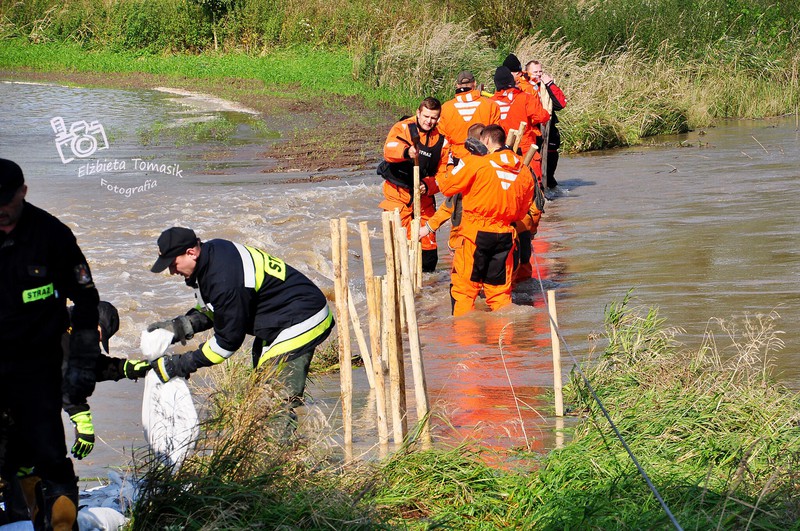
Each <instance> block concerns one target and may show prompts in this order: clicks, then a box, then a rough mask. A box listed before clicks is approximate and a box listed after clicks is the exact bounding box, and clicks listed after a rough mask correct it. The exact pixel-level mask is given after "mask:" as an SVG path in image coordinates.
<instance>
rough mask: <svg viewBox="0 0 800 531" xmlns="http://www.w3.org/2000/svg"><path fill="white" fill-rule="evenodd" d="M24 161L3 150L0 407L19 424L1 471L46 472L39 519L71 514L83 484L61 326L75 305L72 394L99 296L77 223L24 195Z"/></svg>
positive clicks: (77, 389)
mask: <svg viewBox="0 0 800 531" xmlns="http://www.w3.org/2000/svg"><path fill="white" fill-rule="evenodd" d="M26 193H27V186H26V185H25V182H24V178H23V175H22V169H21V168H20V167H19V166H18V165H17V164H16V163H14V162H12V161H10V160H6V159H0V341H2V344H3V349H4V354H3V355H2V356H0V411H6V412H7V414H8V417H9V421H10V422H11V423H13V429H11V430H10V432H9V440H8V447H7V449H6V452H5V459H4V462H3V463H2V470H1V471H0V475H2V476H5V477H9V476H8V474H15V473H16V472H17V469H18V468H19V466H20V465H23V464H31V465H33V466H34V467H35V469H36V472H37V474H38V475H39V476H40V477H41V478H42V481H41V483H40V485H41V492H40V493H39V495H41V497H42V503H41V504H40V507H42V508H43V514H42V515H40V518H36V519H35V521H34V525H35V527H36V528H37V529H56V530H69V529H72V528H73V526H74V525H76V524H75V520H76V515H77V502H78V484H77V478H76V477H75V471H74V469H73V467H72V461H71V460H70V459H69V458H68V457H67V447H66V444H65V442H64V426H63V424H62V423H61V404H62V370H61V363H62V360H63V358H64V354H63V351H62V348H61V338H62V335H63V334H64V333H65V332H66V331H67V327H68V326H69V316H68V314H67V307H66V300H67V299H70V300H72V302H73V303H74V305H75V308H74V310H73V312H72V326H73V330H72V333H71V335H70V351H71V355H70V359H69V363H68V366H67V368H66V370H65V372H64V374H63V391H64V394H66V396H68V397H69V399H70V401H71V402H72V403H82V402H84V401H85V400H86V397H88V396H89V395H91V394H92V391H94V385H95V372H94V369H95V365H96V362H97V356H98V355H99V354H100V346H99V341H100V337H99V333H98V330H97V324H98V314H97V303H98V302H99V297H98V294H97V289H95V286H94V283H93V282H92V275H91V272H90V270H89V265H88V264H87V263H86V258H84V256H83V253H82V252H81V250H80V248H79V247H78V243H77V241H76V240H75V236H74V235H73V234H72V231H71V230H70V229H69V228H68V227H67V226H66V225H64V224H63V223H61V222H60V221H59V220H58V219H56V218H55V217H54V216H52V215H50V214H48V213H47V212H45V211H44V210H42V209H40V208H37V207H35V206H33V205H31V204H30V203H27V202H26V201H25V194H26Z"/></svg>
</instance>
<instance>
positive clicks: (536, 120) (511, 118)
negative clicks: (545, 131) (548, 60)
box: [492, 87, 550, 153]
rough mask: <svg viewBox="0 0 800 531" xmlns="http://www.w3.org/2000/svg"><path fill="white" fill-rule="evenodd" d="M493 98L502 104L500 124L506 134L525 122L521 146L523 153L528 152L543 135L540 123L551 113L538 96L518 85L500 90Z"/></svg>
mask: <svg viewBox="0 0 800 531" xmlns="http://www.w3.org/2000/svg"><path fill="white" fill-rule="evenodd" d="M492 99H493V100H494V101H496V102H497V104H498V105H499V106H500V125H501V126H503V129H504V130H505V132H506V134H508V131H509V130H510V129H519V124H520V123H521V122H525V131H524V132H523V133H522V140H520V143H519V147H520V150H522V153H526V152H527V151H528V149H529V148H530V147H531V146H532V145H533V144H535V143H536V137H537V136H539V135H541V132H540V131H539V127H538V125H539V124H543V123H547V120H549V119H550V113H548V112H547V111H546V110H544V107H542V102H541V101H540V100H539V97H538V96H531V95H530V94H527V93H525V92H522V91H521V90H520V89H518V88H516V87H514V88H510V89H504V90H498V91H497V92H495V93H494V96H492Z"/></svg>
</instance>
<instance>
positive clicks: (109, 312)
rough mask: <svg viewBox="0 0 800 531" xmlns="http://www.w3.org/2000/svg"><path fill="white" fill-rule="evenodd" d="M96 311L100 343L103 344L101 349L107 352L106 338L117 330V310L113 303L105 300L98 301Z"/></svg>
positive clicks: (109, 337)
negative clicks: (98, 316)
mask: <svg viewBox="0 0 800 531" xmlns="http://www.w3.org/2000/svg"><path fill="white" fill-rule="evenodd" d="M97 311H98V313H99V314H100V335H101V336H102V337H101V338H100V343H101V344H102V345H103V350H105V351H106V352H108V340H109V339H111V336H113V335H114V334H116V333H117V330H119V312H118V311H117V309H116V308H115V307H114V305H113V304H111V303H110V302H106V301H100V304H98V305H97Z"/></svg>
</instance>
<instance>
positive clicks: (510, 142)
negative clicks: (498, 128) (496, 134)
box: [506, 129, 517, 149]
mask: <svg viewBox="0 0 800 531" xmlns="http://www.w3.org/2000/svg"><path fill="white" fill-rule="evenodd" d="M516 139H517V130H516V129H509V130H508V134H507V135H506V145H507V146H508V147H510V148H512V149H513V148H514V142H515V141H516Z"/></svg>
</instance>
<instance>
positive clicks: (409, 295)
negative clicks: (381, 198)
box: [394, 213, 432, 450]
mask: <svg viewBox="0 0 800 531" xmlns="http://www.w3.org/2000/svg"><path fill="white" fill-rule="evenodd" d="M394 229H395V235H396V240H397V247H398V252H399V253H400V267H401V268H402V271H403V285H402V293H403V300H404V301H405V308H406V323H407V324H408V346H409V351H410V354H411V369H412V372H413V374H414V397H415V398H416V401H417V421H418V422H419V423H420V439H421V441H422V449H423V450H427V449H429V448H430V447H431V444H432V441H431V425H430V417H429V414H428V413H429V409H430V408H429V405H428V388H427V385H426V384H425V367H424V366H423V363H422V352H421V348H420V343H419V328H418V327H417V310H416V306H415V304H414V286H413V285H412V284H411V278H412V277H413V275H412V273H411V264H410V263H409V262H408V253H406V252H405V251H406V249H405V246H406V232H405V229H403V224H402V222H401V221H400V214H399V213H395V215H394Z"/></svg>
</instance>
